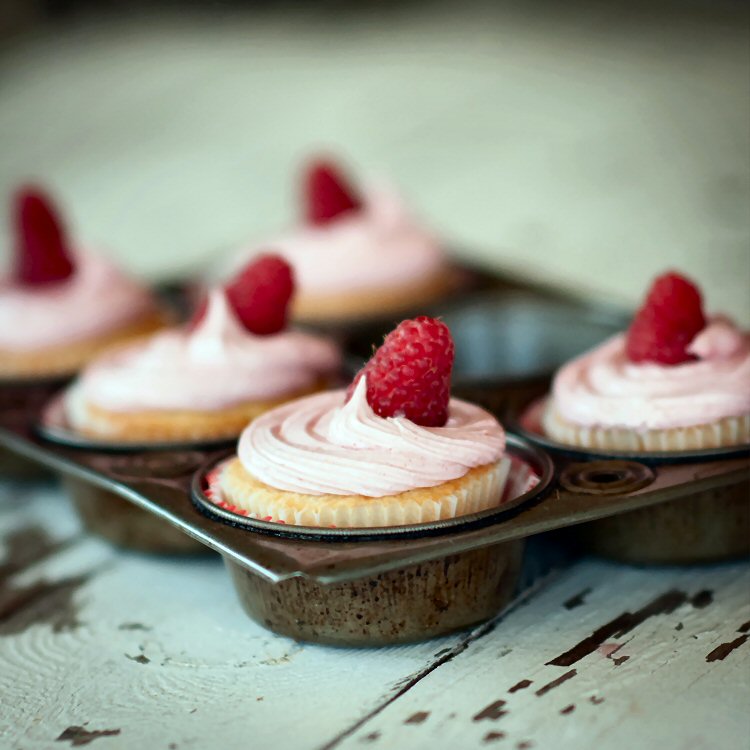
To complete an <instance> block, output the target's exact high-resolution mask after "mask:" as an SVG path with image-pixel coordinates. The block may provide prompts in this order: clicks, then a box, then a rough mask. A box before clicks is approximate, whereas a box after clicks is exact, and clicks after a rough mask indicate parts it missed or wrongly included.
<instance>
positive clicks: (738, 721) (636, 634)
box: [328, 561, 750, 750]
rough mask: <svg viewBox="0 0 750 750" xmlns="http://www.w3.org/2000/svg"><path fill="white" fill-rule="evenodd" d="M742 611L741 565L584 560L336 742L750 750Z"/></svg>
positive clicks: (749, 594)
mask: <svg viewBox="0 0 750 750" xmlns="http://www.w3.org/2000/svg"><path fill="white" fill-rule="evenodd" d="M748 619H750V565H748V564H747V563H738V564H727V565H722V566H715V567H702V568H692V569H670V568H665V569H636V568H629V567H624V566H617V565H613V564H607V563H604V562H595V561H583V562H581V563H579V564H577V565H576V566H574V567H573V568H572V569H571V570H570V571H569V572H568V573H566V574H565V575H564V576H563V577H562V579H561V580H559V581H557V582H555V583H553V584H552V585H550V586H549V587H548V588H547V589H546V590H544V591H543V592H542V593H541V594H540V595H539V596H537V597H535V599H534V600H533V601H532V602H531V603H530V604H529V605H528V606H526V607H521V608H519V609H518V610H515V611H514V612H512V613H511V614H510V615H508V616H507V617H506V618H504V619H503V620H502V621H501V622H499V623H498V624H497V626H496V627H495V628H494V629H493V630H492V631H491V632H489V633H487V634H486V635H485V636H484V637H482V638H480V639H477V640H476V641H475V642H474V643H473V644H472V645H471V648H468V649H466V650H464V651H461V652H460V653H458V654H457V655H456V657H455V658H454V659H451V660H448V661H446V663H445V664H444V665H443V666H441V668H440V669H439V670H437V671H435V672H433V673H431V674H429V675H426V676H425V678H424V679H422V680H420V681H419V682H418V683H416V684H415V685H414V686H413V687H412V688H411V689H410V690H409V691H408V693H406V694H404V695H403V696H402V697H401V699H400V700H399V701H398V702H396V703H393V704H391V705H389V706H388V707H387V708H386V709H385V710H384V711H382V712H379V713H377V714H376V715H374V716H373V718H372V720H370V721H367V722H365V723H364V724H362V725H361V726H359V727H358V728H357V729H356V731H354V732H352V733H351V734H349V733H348V732H345V733H344V734H342V735H340V736H339V738H337V739H336V740H335V741H333V742H331V743H330V744H329V745H328V747H329V748H334V747H335V748H341V749H342V750H343V749H344V748H355V747H362V746H363V745H367V746H368V747H370V746H371V747H373V748H379V747H380V748H388V747H409V748H425V749H426V748H452V747H479V746H485V745H487V746H490V745H495V744H496V743H497V746H498V747H499V748H500V747H503V748H517V749H518V750H520V749H521V748H526V747H529V748H530V747H537V748H544V747H558V748H559V747H575V748H580V749H581V750H585V749H586V748H592V749H593V748H602V747H613V748H631V747H644V746H648V747H659V748H666V749H667V750H668V749H670V748H675V750H677V749H678V748H680V749H682V748H685V747H690V748H713V747H722V748H727V750H729V749H733V748H737V750H740V749H741V748H742V749H744V748H746V747H747V738H748V729H749V728H750V727H749V725H748V721H749V720H748V714H747V712H746V708H747V700H748V681H747V675H748V669H749V668H750V644H746V643H745V641H744V640H742V639H743V637H744V635H745V634H746V632H747V630H749V629H750V624H748ZM739 641H742V642H739ZM722 644H724V646H723V648H722ZM717 649H719V651H718V652H717ZM712 654H714V655H716V656H715V657H714V658H713V659H712V657H711V655H712ZM415 717H419V718H418V720H417V719H416V718H415Z"/></svg>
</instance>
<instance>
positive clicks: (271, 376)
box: [79, 289, 340, 412]
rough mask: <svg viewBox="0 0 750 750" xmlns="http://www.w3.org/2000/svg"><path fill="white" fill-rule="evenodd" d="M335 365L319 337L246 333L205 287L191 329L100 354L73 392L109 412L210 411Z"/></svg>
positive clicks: (315, 376) (310, 379)
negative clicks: (204, 300)
mask: <svg viewBox="0 0 750 750" xmlns="http://www.w3.org/2000/svg"><path fill="white" fill-rule="evenodd" d="M339 365H340V355H339V351H338V349H337V347H336V346H335V344H333V342H331V341H328V340H327V339H323V338H319V337H317V336H313V335H311V334H307V333H303V332H301V331H283V332H281V333H278V334H274V335H270V336H256V335H254V334H252V333H250V332H249V331H247V330H246V329H245V328H244V327H243V326H242V324H241V323H240V321H239V320H237V318H236V316H235V314H234V312H233V311H232V309H231V307H230V306H229V303H228V302H227V300H226V296H225V294H224V292H223V291H222V290H221V289H213V290H211V292H210V295H209V301H208V307H207V310H206V315H205V317H204V318H203V319H202V320H201V321H200V323H199V324H198V326H197V327H196V328H195V329H194V330H192V331H190V330H187V329H175V330H170V331H164V332H161V333H157V334H156V335H154V336H152V337H151V338H149V339H148V340H147V341H146V342H145V343H144V342H139V343H137V344H133V345H131V346H127V347H123V348H121V349H117V350H116V351H113V352H111V353H109V354H107V355H104V356H103V357H102V358H100V359H98V360H97V361H96V362H94V363H93V364H92V365H90V366H89V367H88V368H87V369H86V370H84V372H83V374H82V375H81V377H80V379H79V390H80V393H81V395H82V397H83V398H85V400H86V401H88V402H89V403H93V404H96V405H99V406H102V407H104V408H106V409H109V410H112V411H122V412H128V411H140V410H169V409H190V410H212V409H220V408H225V407H230V406H234V405H237V404H240V403H243V402H245V401H251V400H254V399H273V398H276V397H282V396H285V395H287V394H290V393H295V392H297V391H300V390H303V389H305V388H308V387H311V386H313V385H315V383H316V382H317V381H318V380H319V379H320V378H321V377H325V376H330V375H333V374H334V373H335V372H336V371H337V369H338V367H339Z"/></svg>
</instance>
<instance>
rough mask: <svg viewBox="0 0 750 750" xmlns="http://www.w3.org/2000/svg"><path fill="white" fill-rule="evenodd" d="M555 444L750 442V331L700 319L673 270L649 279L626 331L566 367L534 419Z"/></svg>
mask: <svg viewBox="0 0 750 750" xmlns="http://www.w3.org/2000/svg"><path fill="white" fill-rule="evenodd" d="M541 423H542V424H541V426H542V428H543V431H544V432H545V433H546V434H547V435H548V436H549V437H551V438H553V439H554V440H556V441H558V442H561V443H565V444H566V445H572V446H576V447H580V448H588V449H598V450H603V451H615V452H620V451H633V452H643V451H688V450H701V449H708V448H722V447H730V446H736V445H742V444H748V443H750V335H748V333H746V332H743V331H740V330H739V329H738V328H737V326H736V325H735V324H734V323H733V322H732V321H730V320H729V319H727V318H725V317H722V316H716V317H713V318H710V319H706V317H705V316H704V314H703V309H702V302H701V296H700V293H699V291H698V289H697V288H696V287H695V286H694V285H693V284H692V283H691V282H690V281H688V280H687V279H685V278H683V277H681V276H679V275H677V274H673V273H672V274H665V275H664V276H661V277H660V278H658V279H656V281H655V282H654V284H653V286H652V288H651V290H650V292H649V295H648V297H647V299H646V301H645V303H644V305H643V307H642V308H641V309H640V310H639V311H638V313H637V314H636V317H635V319H634V321H633V323H632V325H631V327H630V329H629V331H628V332H627V333H623V334H619V335H617V336H615V337H614V338H612V339H610V340H609V341H606V342H605V343H604V344H602V345H601V346H599V347H597V348H595V349H593V350H592V351H590V352H587V353H586V354H584V355H582V356H580V357H578V358H577V359H575V360H573V361H571V362H569V363H568V364H566V365H565V366H563V367H562V368H561V369H560V370H559V372H558V373H557V374H556V375H555V378H554V381H553V385H552V394H551V397H550V398H549V399H548V401H547V403H546V406H545V407H544V409H543V412H542V416H541Z"/></svg>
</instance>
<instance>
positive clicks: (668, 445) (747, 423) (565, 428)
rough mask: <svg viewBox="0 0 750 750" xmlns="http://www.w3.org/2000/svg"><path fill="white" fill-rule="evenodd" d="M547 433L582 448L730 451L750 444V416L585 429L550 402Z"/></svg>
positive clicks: (544, 415)
mask: <svg viewBox="0 0 750 750" xmlns="http://www.w3.org/2000/svg"><path fill="white" fill-rule="evenodd" d="M541 423H542V428H543V430H544V432H545V433H546V434H547V435H548V436H549V437H551V438H552V439H553V440H557V441H558V442H560V443H564V444H566V445H572V446H576V447H579V448H589V449H592V448H593V449H597V450H604V451H629V452H644V451H675V452H678V451H689V450H701V449H707V448H729V447H732V446H735V445H743V444H745V443H750V414H745V415H743V416H740V417H725V418H724V419H721V420H719V421H718V422H714V423H712V424H701V425H691V426H688V427H673V428H669V429H663V430H655V429H652V430H633V429H627V428H624V427H603V426H599V425H594V426H590V427H589V426H583V425H577V424H573V423H572V422H568V421H566V420H565V419H563V418H562V417H561V416H560V414H559V413H558V412H557V410H556V409H555V407H554V405H553V404H552V402H551V401H550V402H549V403H548V404H547V406H546V408H544V411H543V413H542V417H541Z"/></svg>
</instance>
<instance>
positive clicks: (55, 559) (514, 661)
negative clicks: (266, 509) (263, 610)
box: [0, 483, 750, 750]
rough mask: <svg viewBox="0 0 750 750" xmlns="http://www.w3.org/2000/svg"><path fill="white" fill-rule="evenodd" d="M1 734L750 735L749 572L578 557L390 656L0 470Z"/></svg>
mask: <svg viewBox="0 0 750 750" xmlns="http://www.w3.org/2000/svg"><path fill="white" fill-rule="evenodd" d="M0 540H1V541H0V665H1V668H0V747H3V748H5V747H8V748H19V749H20V750H26V749H27V748H28V749H29V750H31V749H35V748H49V749H50V750H59V749H62V748H64V747H68V746H80V745H84V744H89V743H93V742H96V743H97V747H99V748H101V749H102V750H104V748H107V747H110V748H129V747H138V746H141V747H149V748H150V747H154V748H167V749H169V750H177V749H178V748H190V747H222V748H247V747H253V748H271V747H273V748H279V749H280V750H286V748H304V749H307V748H309V749H310V750H324V748H342V749H343V748H363V747H372V748H373V749H374V750H377V748H388V749H390V748H422V747H423V748H457V747H461V748H470V747H477V748H479V747H485V746H488V747H489V746H493V747H494V746H497V747H498V748H514V750H524V748H560V747H571V748H581V749H582V750H585V749H586V748H592V750H593V748H596V749H597V750H601V749H602V748H618V749H619V748H623V749H625V748H632V747H637V746H644V747H659V748H665V749H666V750H671V749H672V748H674V750H682V749H683V748H691V749H694V748H707V749H708V748H716V747H721V748H727V749H729V750H734V749H735V748H736V749H737V750H745V749H746V748H747V738H748V736H750V735H748V729H750V726H749V724H748V722H749V721H750V719H748V713H747V710H746V709H747V705H748V699H749V698H750V644H748V643H747V640H748V638H749V637H750V600H749V594H750V564H748V563H742V562H738V563H728V564H724V565H715V566H706V567H693V568H685V569H680V568H661V569H648V568H644V569H638V568H631V567H627V566H619V565H614V564H609V563H605V562H601V561H594V560H586V559H584V560H581V561H579V562H577V563H575V564H573V565H572V566H570V567H569V568H567V569H565V570H563V571H562V572H558V573H556V574H553V575H552V577H551V578H548V579H547V580H545V581H543V582H542V584H540V585H539V587H538V589H537V590H532V591H531V592H527V594H526V595H524V596H522V597H521V599H520V600H519V601H517V602H515V603H514V604H513V605H512V606H511V608H510V609H509V611H507V612H506V613H504V614H503V615H502V616H501V617H499V618H498V619H497V620H495V621H494V622H491V623H489V624H487V625H484V626H481V627H479V628H477V629H475V630H474V631H471V632H467V633H462V634H458V635H454V636H450V637H446V638H442V639H438V640H434V641H430V642H428V643H423V644H415V645H411V646H403V647H393V648H385V649H378V650H352V649H333V648H326V647H320V646H314V645H302V644H297V643H294V642H292V641H290V640H288V639H285V638H281V637H278V636H275V635H273V634H271V633H269V632H268V631H265V630H263V629H262V628H260V627H259V626H257V625H255V624H254V623H252V622H251V621H249V620H248V619H247V618H246V617H245V615H244V614H243V613H242V612H241V610H240V608H239V605H238V604H237V603H236V601H235V598H234V592H233V590H232V588H231V583H230V580H229V577H228V576H227V574H226V572H225V570H224V568H223V566H222V564H221V562H220V561H219V560H218V559H217V558H214V557H207V558H200V557H197V558H174V559H156V558H151V557H148V556H143V555H137V554H129V553H124V552H119V551H115V550H114V549H112V548H111V547H109V546H107V545H105V544H104V543H102V542H99V541H98V540H96V539H93V538H91V537H89V536H87V535H85V534H83V533H82V532H81V530H80V528H79V526H78V522H77V519H76V518H75V517H74V515H73V513H72V511H71V510H70V509H69V507H68V505H67V502H66V499H65V498H64V496H63V495H62V493H61V492H60V491H59V490H58V489H57V488H56V487H55V485H53V484H49V485H41V486H35V485H27V484H10V483H4V484H0Z"/></svg>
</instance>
